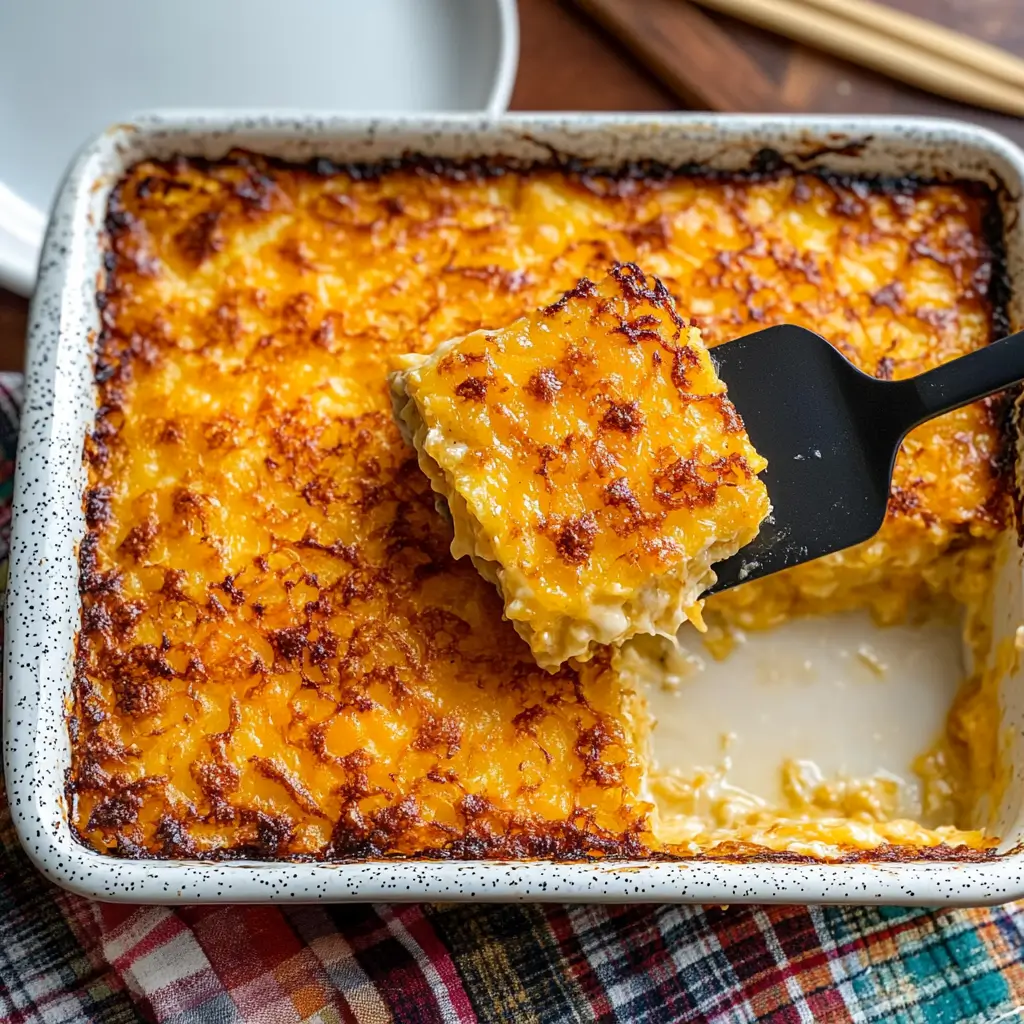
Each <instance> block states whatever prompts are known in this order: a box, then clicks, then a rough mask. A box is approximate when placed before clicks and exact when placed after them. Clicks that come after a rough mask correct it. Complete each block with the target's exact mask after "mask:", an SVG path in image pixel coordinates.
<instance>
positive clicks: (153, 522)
mask: <svg viewBox="0 0 1024 1024" xmlns="http://www.w3.org/2000/svg"><path fill="white" fill-rule="evenodd" d="M159 533H160V526H159V524H158V522H157V518H156V516H154V515H148V516H146V518H145V519H143V520H142V522H140V523H136V524H135V525H134V526H133V527H132V528H131V529H130V530H129V531H128V532H127V534H125V538H124V540H122V541H121V543H120V544H119V545H118V548H117V549H118V551H122V552H124V554H125V555H127V556H128V557H129V558H131V559H132V560H133V561H135V562H141V561H142V560H143V559H144V558H146V556H147V555H148V554H149V553H150V551H152V550H153V545H154V543H155V541H156V538H157V535H158V534H159Z"/></svg>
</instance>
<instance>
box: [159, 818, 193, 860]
mask: <svg viewBox="0 0 1024 1024" xmlns="http://www.w3.org/2000/svg"><path fill="white" fill-rule="evenodd" d="M153 838H154V839H155V840H156V842H157V843H158V844H159V850H160V855H161V856H163V857H183V858H188V859H191V860H194V859H195V858H196V857H197V856H198V854H199V847H198V846H197V845H196V842H195V840H194V839H193V838H192V834H191V833H190V832H189V830H188V825H187V824H186V823H185V822H183V821H182V820H181V819H180V818H175V817H173V816H172V815H170V814H164V815H162V816H161V818H160V820H159V821H158V822H157V826H156V829H155V830H154V832H153Z"/></svg>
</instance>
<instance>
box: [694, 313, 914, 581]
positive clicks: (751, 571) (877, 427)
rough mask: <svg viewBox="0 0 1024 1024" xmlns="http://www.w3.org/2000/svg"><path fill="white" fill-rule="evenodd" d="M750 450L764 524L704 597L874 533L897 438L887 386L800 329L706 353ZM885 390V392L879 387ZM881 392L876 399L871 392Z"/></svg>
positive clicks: (782, 329) (720, 569)
mask: <svg viewBox="0 0 1024 1024" xmlns="http://www.w3.org/2000/svg"><path fill="white" fill-rule="evenodd" d="M711 358H712V360H713V361H714V363H715V365H716V367H717V368H718V372H719V375H720V376H721V377H722V379H723V380H724V381H725V383H726V386H727V387H728V389H729V398H730V399H731V400H732V403H733V405H735V407H736V409H737V411H738V412H739V414H740V416H741V417H742V419H743V422H744V425H745V426H746V428H747V432H748V433H749V435H750V438H751V440H752V441H753V443H754V447H755V448H757V450H758V451H759V452H760V453H761V454H762V455H764V456H765V458H766V459H767V460H768V468H767V470H765V472H764V474H763V475H762V479H763V480H764V481H765V484H766V485H767V487H768V497H769V498H770V500H771V503H772V514H771V516H770V517H769V518H768V519H767V520H766V521H765V522H764V523H762V525H761V531H760V533H759V535H758V536H757V538H756V539H755V540H754V541H753V543H751V544H749V545H747V546H746V547H745V548H743V549H742V550H741V551H739V552H738V553H737V554H735V555H734V556H733V557H732V558H729V559H726V560H725V561H723V562H719V563H718V564H717V565H716V566H715V572H716V573H717V575H718V582H717V583H716V584H715V585H714V586H713V587H712V588H711V589H710V590H709V591H708V593H709V594H713V593H717V592H719V591H722V590H726V589H728V588H729V587H733V586H736V584H738V583H743V582H746V581H747V580H751V579H755V578H757V577H760V576H765V575H768V574H769V573H773V572H777V571H779V570H780V569H786V568H789V567H791V566H794V565H799V564H800V563H801V562H807V561H810V560H811V559H813V558H818V557H819V556H821V555H824V554H827V553H828V552H831V551H837V550H840V549H842V548H846V547H850V546H851V545H853V544H858V543H860V542H861V541H864V540H867V539H868V538H869V537H871V536H872V535H873V534H874V533H876V532H877V530H878V528H879V527H880V526H881V525H882V520H883V519H884V518H885V510H886V504H887V502H888V496H889V481H890V478H891V476H892V466H893V461H894V459H895V456H896V450H897V448H898V445H899V440H900V430H899V428H898V427H897V426H896V425H895V424H894V423H893V422H892V417H891V416H889V415H887V414H886V412H885V409H886V408H890V407H891V401H887V400H886V399H888V398H891V397H892V395H891V394H890V395H888V396H886V395H885V394H883V392H884V391H885V389H886V386H887V382H884V381H879V380H876V379H875V378H874V377H869V376H868V375H867V374H865V373H862V372H861V371H860V370H858V369H857V368H856V367H855V366H854V365H853V364H852V363H850V362H849V361H848V360H847V359H845V358H844V357H843V356H842V355H841V354H840V353H839V352H838V351H837V350H836V349H835V348H833V347H832V346H831V345H830V344H829V343H828V342H827V341H825V340H824V338H821V337H819V336H818V335H817V334H815V333H814V332H812V331H809V330H806V329H805V328H803V327H796V326H792V325H783V326H778V327H769V328H767V329H765V330H763V331H757V332H756V333H754V334H749V335H747V336H746V337H743V338H739V339H737V340H736V341H731V342H728V343H726V344H723V345H719V346H717V347H716V348H714V349H712V352H711ZM888 387H890V388H891V387H895V385H891V384H889V385H888ZM880 389H881V390H880Z"/></svg>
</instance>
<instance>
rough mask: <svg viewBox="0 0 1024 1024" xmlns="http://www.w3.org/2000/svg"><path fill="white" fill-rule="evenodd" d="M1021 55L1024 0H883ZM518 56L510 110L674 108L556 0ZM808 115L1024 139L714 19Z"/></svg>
mask: <svg viewBox="0 0 1024 1024" xmlns="http://www.w3.org/2000/svg"><path fill="white" fill-rule="evenodd" d="M882 2H887V3H888V4H889V5H890V6H892V7H898V8H901V9H902V10H905V11H909V12H911V13H913V14H917V15H920V16H922V17H927V18H930V19H931V20H932V21H936V22H941V23H942V24H945V25H949V26H950V27H952V28H956V29H959V30H960V31H962V32H965V33H968V34H970V35H973V36H976V37H978V38H979V39H983V40H985V41H986V42H990V43H994V44H996V45H998V46H1002V47H1004V48H1005V49H1007V50H1010V51H1012V52H1013V53H1015V54H1017V55H1018V56H1021V57H1024V0H882ZM519 17H520V32H521V53H520V62H519V76H518V78H517V80H516V88H515V92H514V94H513V96H512V109H514V110H673V109H677V108H678V107H679V103H678V101H677V100H676V99H675V98H674V97H673V96H672V95H671V94H670V93H668V92H667V91H666V90H665V89H663V88H662V87H661V86H660V85H659V84H658V82H657V81H656V80H655V79H654V78H652V77H651V76H650V75H649V74H648V73H647V72H646V71H645V70H644V69H643V68H642V67H640V66H639V65H637V63H636V62H635V61H634V60H633V59H632V58H631V57H630V56H629V55H628V54H627V53H626V52H625V51H624V50H623V49H622V48H621V47H620V46H619V45H618V44H617V42H616V41H615V40H613V39H610V38H609V37H608V36H607V35H605V34H604V33H603V32H602V31H601V30H600V29H598V28H596V27H595V26H594V25H593V24H591V23H590V22H589V21H588V20H587V19H586V18H585V17H584V16H583V15H581V14H579V13H578V12H577V10H575V9H574V8H573V7H571V6H570V5H569V4H567V3H565V2H562V0H519ZM715 20H716V21H717V22H718V23H719V24H720V25H721V26H722V27H723V28H725V29H726V30H727V31H728V32H729V34H730V35H731V36H732V38H733V39H734V40H736V41H737V42H738V43H739V44H740V45H741V46H742V47H743V49H744V50H746V51H747V53H748V54H749V55H750V56H751V57H753V58H754V60H755V61H756V62H757V64H759V65H760V66H761V67H762V68H763V70H764V71H765V72H766V73H767V74H768V76H769V77H770V78H771V79H772V81H773V82H774V83H775V84H776V85H777V86H778V89H779V95H780V96H781V99H782V101H783V102H784V103H785V104H786V105H787V106H788V107H789V108H790V109H791V110H800V111H805V112H807V113H837V114H838V113H847V114H850V113H856V114H887V113H907V114H931V115H945V116H952V117H960V118H965V119H967V120H971V121H976V122H978V123H980V124H984V125H987V126H988V127H991V128H995V129H996V130H997V131H1001V132H1003V133H1004V134H1005V135H1008V136H1009V137H1010V138H1012V139H1014V140H1015V141H1016V142H1018V143H1019V144H1021V145H1024V120H1019V119H1016V118H1011V117H1004V116H1001V115H998V114H989V113H987V112H984V111H980V110H975V109H973V108H971V107H965V106H961V105H960V104H956V103H952V102H948V101H946V100H942V99H939V98H937V97H933V96H928V95H926V94H924V93H920V92H917V91H916V90H914V89H911V88H909V87H907V86H903V85H900V84H898V83H896V82H892V81H890V80H889V79H886V78H882V77H880V76H878V75H875V74H872V73H871V72H868V71H862V70H860V69H859V68H856V67H853V66H851V65H848V64H845V63H844V62H842V61H839V60H834V59H833V58H830V57H826V56H823V55H821V54H818V53H815V52H813V51H811V50H808V49H805V48H804V47H802V46H797V45H794V44H791V43H789V42H788V41H786V40H784V39H780V38H778V37H777V36H773V35H771V34H769V33H766V32H763V31H761V30H759V29H753V28H749V27H748V26H746V25H743V24H740V23H739V22H734V21H732V20H730V19H728V18H722V17H718V16H715ZM27 311H28V304H27V302H26V301H25V300H24V299H21V298H19V297H18V296H16V295H11V294H10V293H9V292H5V291H4V290H3V289H0V370H17V369H20V368H21V366H22V360H23V346H24V336H25V326H26V322H27Z"/></svg>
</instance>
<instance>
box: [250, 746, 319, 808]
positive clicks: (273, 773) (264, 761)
mask: <svg viewBox="0 0 1024 1024" xmlns="http://www.w3.org/2000/svg"><path fill="white" fill-rule="evenodd" d="M249 763H250V764H251V765H252V766H253V767H254V768H255V769H256V771H257V772H258V773H259V774H260V775H262V776H263V777H264V778H265V779H269V780H270V781H271V782H276V783H278V784H279V785H280V786H281V787H282V788H283V789H284V790H285V791H286V792H287V794H288V795H289V796H290V797H291V798H292V800H294V801H295V803H296V804H298V806H299V807H301V808H302V810H304V811H305V812H306V813H307V814H309V815H312V816H313V817H314V818H326V817H327V815H325V814H324V812H323V811H322V810H321V809H320V805H319V804H318V803H317V802H316V801H315V800H314V799H313V796H312V794H311V793H310V792H309V790H308V789H307V788H306V786H305V785H304V784H303V782H302V780H301V779H299V778H298V776H296V774H295V773H294V772H291V771H289V770H288V768H286V767H285V765H283V764H282V763H281V762H280V761H279V760H278V759H277V758H274V757H259V756H258V755H253V756H252V757H250V758H249Z"/></svg>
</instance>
